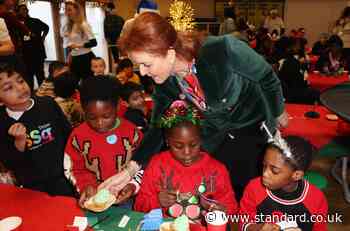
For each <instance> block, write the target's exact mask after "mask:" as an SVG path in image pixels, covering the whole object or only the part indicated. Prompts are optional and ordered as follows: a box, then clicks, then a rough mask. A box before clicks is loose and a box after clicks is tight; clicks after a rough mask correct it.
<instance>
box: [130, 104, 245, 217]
mask: <svg viewBox="0 0 350 231" xmlns="http://www.w3.org/2000/svg"><path fill="white" fill-rule="evenodd" d="M160 125H161V127H163V128H164V129H165V134H166V141H167V145H168V147H169V150H167V151H164V152H162V153H159V154H157V155H155V156H154V157H153V158H152V160H151V161H150V163H149V164H148V166H147V168H146V170H145V173H144V176H143V179H142V183H141V189H140V192H139V193H138V195H137V197H136V202H135V205H134V208H135V210H137V211H140V212H149V211H150V210H152V209H154V208H162V209H163V214H164V215H165V216H171V217H178V216H180V215H182V214H185V215H186V216H187V217H189V218H190V219H191V220H193V221H195V222H197V221H198V222H199V221H201V218H202V216H201V214H203V213H205V212H207V211H212V210H222V211H225V212H227V213H228V214H234V213H236V212H237V211H238V206H237V202H236V201H235V196H234V192H233V190H232V186H231V182H230V177H229V173H228V171H227V169H226V168H225V166H224V165H223V164H221V163H220V162H219V161H217V160H215V159H213V158H212V157H211V156H210V155H209V154H208V153H206V152H204V151H202V150H201V148H200V146H201V139H200V117H199V114H198V112H197V111H196V110H195V108H193V107H190V106H187V105H186V104H185V103H184V102H183V101H175V102H174V103H173V104H172V105H171V106H170V108H169V109H168V111H167V112H166V113H165V115H164V116H163V117H162V119H161V122H160Z"/></svg>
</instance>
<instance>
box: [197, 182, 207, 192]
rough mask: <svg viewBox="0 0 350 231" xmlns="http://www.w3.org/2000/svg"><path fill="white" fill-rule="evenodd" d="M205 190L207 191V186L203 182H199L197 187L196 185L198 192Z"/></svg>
mask: <svg viewBox="0 0 350 231" xmlns="http://www.w3.org/2000/svg"><path fill="white" fill-rule="evenodd" d="M205 191H207V188H206V187H205V184H203V183H202V184H201V185H200V186H199V187H198V192H200V193H205Z"/></svg>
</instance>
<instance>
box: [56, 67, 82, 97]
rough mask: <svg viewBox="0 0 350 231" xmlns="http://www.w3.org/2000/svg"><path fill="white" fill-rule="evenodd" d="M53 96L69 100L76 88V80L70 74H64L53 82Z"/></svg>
mask: <svg viewBox="0 0 350 231" xmlns="http://www.w3.org/2000/svg"><path fill="white" fill-rule="evenodd" d="M53 84H54V86H55V88H54V92H55V95H56V96H58V97H62V98H70V97H72V96H73V94H74V93H75V90H76V89H77V87H78V84H77V81H76V78H75V77H74V76H73V75H72V73H71V72H65V73H62V74H61V75H59V76H57V78H55V79H54V80H53Z"/></svg>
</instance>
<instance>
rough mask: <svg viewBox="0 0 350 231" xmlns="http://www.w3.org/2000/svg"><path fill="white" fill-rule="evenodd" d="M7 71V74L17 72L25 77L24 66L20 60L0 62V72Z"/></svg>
mask: <svg viewBox="0 0 350 231" xmlns="http://www.w3.org/2000/svg"><path fill="white" fill-rule="evenodd" d="M4 72H5V73H7V75H8V76H10V75H13V73H18V74H20V75H21V76H22V77H25V75H26V72H25V67H24V65H23V64H22V63H21V62H18V61H14V62H0V73H4Z"/></svg>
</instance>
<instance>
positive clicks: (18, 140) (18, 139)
mask: <svg viewBox="0 0 350 231" xmlns="http://www.w3.org/2000/svg"><path fill="white" fill-rule="evenodd" d="M8 134H9V135H10V136H13V137H14V138H15V146H16V148H17V150H18V151H20V152H24V150H25V148H26V138H27V129H26V127H25V126H24V125H23V124H22V123H15V124H13V125H12V126H11V127H10V128H9V130H8Z"/></svg>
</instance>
